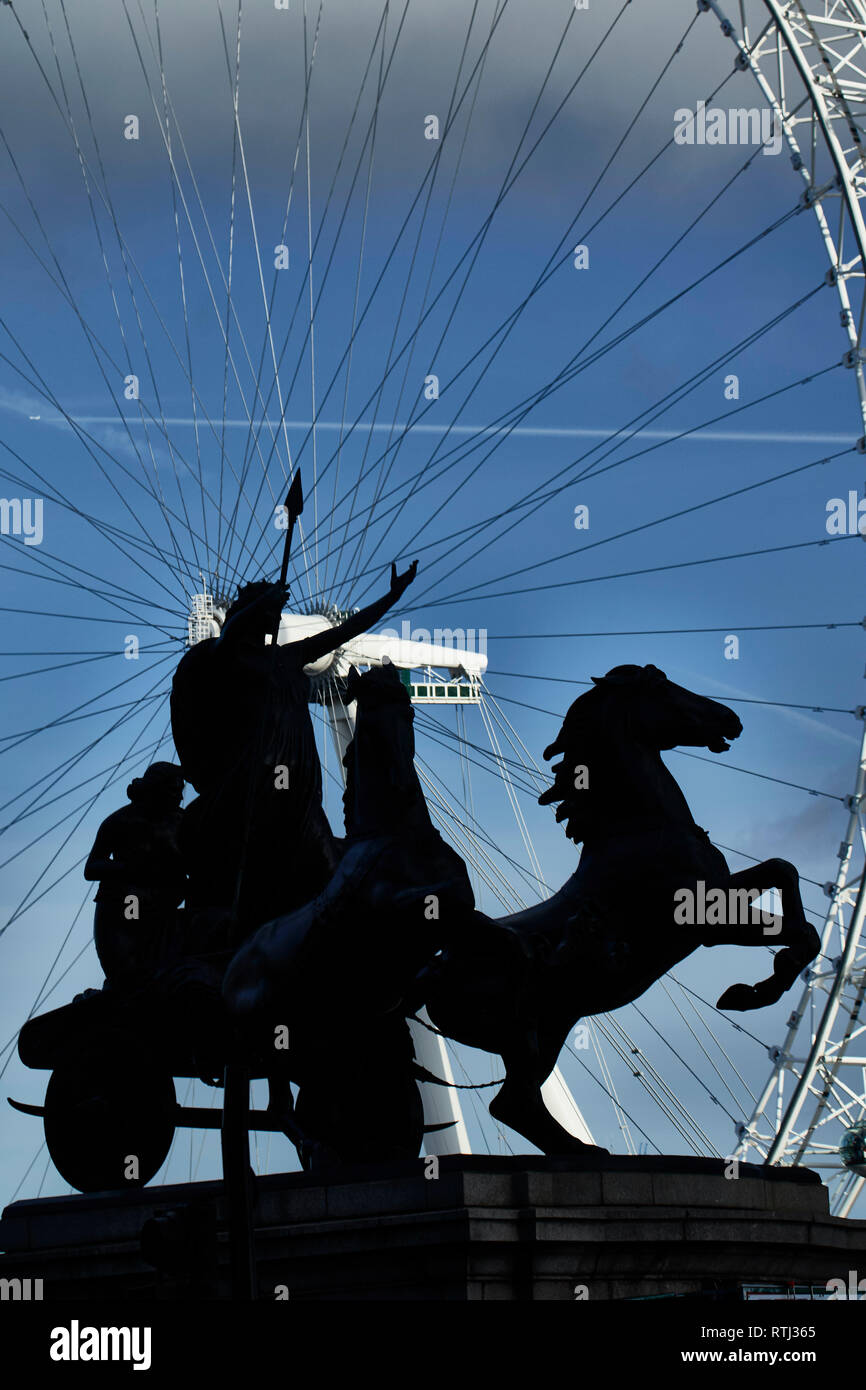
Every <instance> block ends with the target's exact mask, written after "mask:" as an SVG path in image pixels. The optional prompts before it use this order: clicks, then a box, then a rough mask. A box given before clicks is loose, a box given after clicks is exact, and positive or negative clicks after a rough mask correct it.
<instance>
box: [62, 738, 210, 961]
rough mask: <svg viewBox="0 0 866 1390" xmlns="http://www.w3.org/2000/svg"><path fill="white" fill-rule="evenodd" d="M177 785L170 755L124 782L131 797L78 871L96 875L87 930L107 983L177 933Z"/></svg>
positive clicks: (159, 951)
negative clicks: (93, 908)
mask: <svg viewBox="0 0 866 1390" xmlns="http://www.w3.org/2000/svg"><path fill="white" fill-rule="evenodd" d="M183 787H184V779H183V774H182V772H181V770H180V768H179V767H176V766H175V764H174V763H152V764H151V766H150V767H149V768H148V769H147V771H146V772H144V773H143V774H142V776H141V777H136V778H134V779H133V781H132V782H130V784H129V786H128V787H127V789H126V794H127V796H128V797H129V801H130V804H129V805H128V806H123V807H121V809H120V810H119V811H114V812H113V813H112V815H110V816H108V817H107V818H106V819H105V820H104V821H103V822H102V824H101V825H100V827H99V830H98V831H97V832H96V839H95V840H94V842H93V848H92V850H91V851H90V854H89V855H88V858H87V862H86V864H85V866H84V877H85V878H86V879H88V880H90V881H91V882H96V881H98V883H99V889H98V890H97V894H96V911H95V913H94V922H93V936H94V941H95V943H96V953H97V955H98V956H99V963H100V965H101V966H102V968H103V970H104V971H105V977H106V979H107V980H108V982H109V983H110V984H112V985H123V984H131V983H132V982H134V981H138V980H140V979H142V978H144V977H145V976H146V975H148V974H149V973H151V972H153V971H154V970H155V969H156V968H157V966H158V964H159V962H160V960H161V958H162V956H163V955H164V953H165V951H166V949H167V948H168V947H169V946H170V944H171V942H172V939H173V938H174V936H175V924H176V914H177V909H178V907H179V905H180V903H181V902H182V901H183V897H184V892H185V887H186V877H185V874H184V868H183V862H182V860H181V853H180V848H179V844H178V834H179V830H180V824H181V818H182V816H183V812H182V811H181V808H180V803H181V799H182V797H183Z"/></svg>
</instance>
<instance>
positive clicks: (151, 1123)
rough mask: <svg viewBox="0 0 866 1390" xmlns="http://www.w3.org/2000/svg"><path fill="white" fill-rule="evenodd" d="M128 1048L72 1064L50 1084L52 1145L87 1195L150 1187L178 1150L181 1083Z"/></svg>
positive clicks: (56, 1159) (47, 1120)
mask: <svg viewBox="0 0 866 1390" xmlns="http://www.w3.org/2000/svg"><path fill="white" fill-rule="evenodd" d="M126 1041H127V1040H125V1039H119V1038H118V1039H112V1040H111V1043H109V1044H108V1045H107V1046H106V1047H105V1049H102V1048H100V1049H99V1050H97V1049H95V1048H94V1049H92V1050H87V1051H83V1052H81V1053H80V1054H78V1055H76V1056H73V1057H71V1058H70V1059H69V1060H68V1061H65V1062H64V1063H63V1064H62V1065H61V1066H59V1067H57V1068H55V1070H54V1072H53V1073H52V1075H51V1078H50V1080H49V1082H48V1088H47V1090H46V1093H45V1113H44V1121H43V1123H44V1126H45V1142H46V1144H47V1146H48V1152H49V1153H50V1155H51V1159H52V1162H53V1163H54V1166H55V1168H56V1169H57V1171H58V1172H59V1173H60V1175H61V1176H62V1177H63V1178H65V1180H66V1181H67V1182H68V1183H69V1184H70V1185H71V1186H72V1187H74V1188H77V1189H78V1191H79V1192H102V1191H113V1190H117V1189H126V1188H128V1187H143V1186H144V1184H145V1183H148V1182H150V1180H151V1178H153V1177H154V1176H155V1174H156V1173H157V1172H158V1171H159V1169H160V1167H161V1166H162V1164H163V1163H164V1161H165V1158H166V1155H167V1154H168V1151H169V1149H170V1147H171V1141H172V1138H173V1137H174V1129H175V1104H176V1102H175V1090H174V1082H173V1080H172V1078H171V1077H170V1076H169V1075H167V1074H166V1073H165V1072H164V1071H160V1070H156V1069H154V1068H153V1067H152V1066H150V1065H149V1064H148V1062H147V1059H146V1058H140V1057H139V1058H136V1057H135V1056H134V1052H131V1051H130V1050H129V1049H128V1047H123V1046H122V1044H123V1043H124V1042H126ZM111 1044H114V1046H115V1047H116V1048H117V1051H116V1052H115V1053H114V1055H112V1053H111V1050H110V1047H111Z"/></svg>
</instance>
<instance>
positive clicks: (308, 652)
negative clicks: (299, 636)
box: [291, 560, 418, 666]
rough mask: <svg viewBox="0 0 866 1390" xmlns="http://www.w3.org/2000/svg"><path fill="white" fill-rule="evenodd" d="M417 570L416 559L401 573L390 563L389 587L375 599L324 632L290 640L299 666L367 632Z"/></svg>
mask: <svg viewBox="0 0 866 1390" xmlns="http://www.w3.org/2000/svg"><path fill="white" fill-rule="evenodd" d="M417 573H418V561H417V560H413V561H412V563H411V565H410V566H409V568H408V569H407V570H406V572H405V573H404V574H398V573H397V566H396V565H394V564H392V566H391V587H390V588H389V590H388V592H387V594H385V595H384V596H383V597H382V598H380V599H377V600H376V602H375V603H370V604H368V605H367V607H366V608H362V609H361V611H360V612H359V613H353V614H352V617H351V618H347V619H346V621H345V622H344V623H341V624H340V626H339V627H332V628H329V629H328V631H327V632H318V633H316V635H315V636H314V637H305V638H304V639H303V640H302V641H301V642H292V644H291V647H292V654H293V656H295V657H296V658H297V659H298V660H299V662H300V664H301V665H302V666H309V665H310V663H311V662H313V661H318V660H319V658H320V657H322V656H326V655H327V653H328V652H333V651H336V649H337V647H342V646H344V645H345V643H346V642H349V641H351V639H352V638H353V637H358V636H360V634H361V633H362V632H367V631H368V630H369V629H370V628H371V627H375V625H376V623H378V622H380V621H381V619H382V618H384V616H385V614H386V613H387V612H388V610H389V608H393V606H394V604H395V603H396V602H397V600H398V599H400V598H402V597H403V594H404V593H405V592H406V590H407V589H408V587H409V585H410V584H411V583H412V580H413V579H414V578H415V575H416V574H417Z"/></svg>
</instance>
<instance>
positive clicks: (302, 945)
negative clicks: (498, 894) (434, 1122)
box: [224, 666, 819, 1153]
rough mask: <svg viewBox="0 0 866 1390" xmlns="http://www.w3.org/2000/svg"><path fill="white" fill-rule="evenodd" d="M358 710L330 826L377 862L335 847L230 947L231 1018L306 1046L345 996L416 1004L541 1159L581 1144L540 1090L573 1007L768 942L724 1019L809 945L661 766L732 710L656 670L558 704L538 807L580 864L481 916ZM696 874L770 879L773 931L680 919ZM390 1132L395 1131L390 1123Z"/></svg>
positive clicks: (788, 891)
mask: <svg viewBox="0 0 866 1390" xmlns="http://www.w3.org/2000/svg"><path fill="white" fill-rule="evenodd" d="M366 679H367V678H366V677H363V678H362V681H361V685H362V683H363V681H364V680H366ZM361 685H359V690H360V689H361ZM366 719H367V712H366V709H365V705H364V702H363V700H361V699H359V711H358V728H357V732H356V737H355V745H356V747H355V749H354V753H353V752H352V750H350V755H347V763H349V766H350V768H352V770H353V775H355V776H356V779H357V780H355V781H354V783H353V782H351V781H350V785H349V787H348V789H347V813H348V814H347V829H348V828H349V827H350V826H351V828H352V833H353V834H354V835H355V836H358V835H360V836H361V840H360V841H359V843H360V844H361V845H363V844H364V839H363V835H364V831H365V829H366V831H367V833H368V834H369V833H371V832H372V839H371V840H369V841H368V842H367V844H368V845H378V848H377V850H376V852H375V856H374V857H373V858H372V859H371V858H370V850H369V849H367V850H365V851H363V852H361V853H360V857H359V853H358V852H356V853H355V854H354V855H353V854H352V852H351V850H350V851H349V852H348V853H347V855H346V856H345V857H344V859H343V862H342V864H341V866H340V870H339V872H338V874H337V875H336V877H335V878H334V879H333V880H332V881H331V883H330V884H329V886H328V888H327V889H326V890H325V892H324V893H323V894H322V895H321V896H320V897H319V898H318V899H317V900H316V901H315V902H313V903H311V904H309V906H308V907H306V908H304V909H301V910H300V911H298V912H294V913H290V914H288V915H286V916H283V917H281V918H279V919H278V920H276V921H273V922H270V923H268V924H267V925H265V926H263V927H262V928H261V929H260V930H259V931H258V932H256V934H255V935H254V936H253V937H252V939H251V940H250V941H248V942H247V943H246V944H245V945H244V946H243V947H242V948H241V950H239V951H238V953H237V954H236V956H235V957H234V959H233V961H232V964H231V966H230V967H229V970H228V972H227V974H226V978H225V982H224V994H225V997H226V999H227V1002H228V1004H229V1008H230V1010H231V1011H232V1013H233V1014H234V1016H235V1018H236V1019H237V1020H238V1021H240V1022H242V1023H243V1024H244V1025H245V1026H246V1027H247V1028H251V1029H253V1030H256V1029H266V1028H267V1026H269V1025H272V1024H273V1023H274V1022H277V1021H280V1022H283V1023H285V1024H287V1025H288V1026H290V1027H294V1026H295V1025H296V1024H297V1025H298V1028H299V1036H300V1038H301V1051H302V1052H303V1039H304V1037H305V1036H306V1029H307V1028H310V1029H311V1030H312V1033H313V1034H315V1032H316V1029H321V1031H322V1034H323V1035H326V1034H327V1033H328V1032H329V1031H330V1029H331V1028H333V1029H335V1030H336V1029H338V1028H340V1024H339V1022H338V1020H339V1019H340V1018H341V1017H343V1015H344V1011H345V1010H347V1009H349V1007H350V1005H351V1001H352V1000H355V1001H356V1003H355V1006H354V1007H355V1015H354V1016H355V1017H358V1015H359V1014H360V1015H362V1016H364V1015H365V1014H366V1013H367V1012H368V1011H372V1012H373V1013H375V1012H376V1011H378V1014H379V1016H381V1015H382V1014H383V1011H385V1010H388V1011H389V1012H390V1013H392V1014H393V1015H395V1016H402V1015H403V1014H404V1013H405V1012H412V1011H413V1010H414V1009H417V1008H418V1007H420V1005H421V1004H426V1005H427V1009H428V1012H429V1014H430V1017H431V1018H432V1020H433V1022H434V1024H435V1025H436V1026H437V1027H438V1028H439V1029H441V1031H442V1032H444V1033H445V1034H446V1035H447V1036H448V1037H451V1038H453V1039H455V1040H456V1041H458V1042H462V1043H466V1044H468V1045H470V1046H472V1047H478V1048H483V1049H484V1050H486V1051H488V1052H494V1053H499V1054H500V1055H501V1056H502V1059H503V1062H504V1063H505V1070H506V1076H505V1081H504V1084H503V1086H502V1088H501V1090H500V1091H499V1093H498V1094H497V1095H496V1096H495V1098H494V1099H493V1101H492V1102H491V1105H490V1111H491V1114H492V1115H493V1116H494V1117H495V1118H497V1119H499V1120H501V1121H503V1122H504V1123H506V1124H508V1125H509V1126H510V1127H511V1128H512V1129H515V1130H517V1132H518V1133H520V1134H522V1135H523V1136H524V1138H526V1139H528V1140H529V1141H530V1142H531V1143H533V1144H535V1145H536V1146H537V1147H538V1148H540V1149H542V1151H544V1152H546V1153H574V1152H578V1153H579V1152H584V1151H586V1150H587V1147H588V1146H587V1145H585V1144H583V1143H581V1142H580V1141H579V1140H577V1139H575V1138H574V1137H573V1136H572V1135H571V1134H569V1133H568V1132H567V1131H566V1130H565V1129H563V1128H562V1126H560V1125H559V1124H558V1122H557V1121H556V1120H555V1119H554V1118H553V1116H552V1115H551V1114H550V1113H549V1111H548V1110H547V1108H546V1106H545V1104H544V1101H543V1098H542V1095H541V1087H542V1085H543V1083H544V1081H545V1080H546V1078H547V1077H548V1076H549V1075H550V1073H551V1071H552V1070H553V1068H554V1066H555V1065H556V1061H557V1058H558V1056H559V1053H560V1051H561V1049H562V1047H563V1044H564V1043H565V1041H566V1039H567V1037H568V1035H569V1033H570V1031H571V1029H572V1028H573V1027H574V1025H575V1024H576V1023H577V1022H578V1020H579V1019H580V1018H582V1017H586V1016H589V1015H592V1014H597V1013H604V1012H608V1011H610V1010H612V1009H617V1008H620V1007H621V1006H622V1005H623V1004H627V1003H630V1002H631V1001H632V1000H634V999H637V998H638V997H639V996H640V995H641V994H643V993H644V991H645V990H647V989H648V988H649V987H650V985H651V984H653V983H654V982H655V981H656V980H657V979H659V978H660V977H661V976H662V975H664V974H665V973H666V972H667V971H668V970H670V969H671V968H672V967H673V966H674V965H676V964H677V963H678V962H679V961H681V960H683V959H684V958H685V957H686V956H688V955H690V954H691V953H692V952H693V951H694V950H696V949H697V947H698V946H701V945H706V946H714V945H722V944H731V943H734V944H740V945H748V946H766V945H779V946H781V947H782V948H783V949H782V950H780V951H779V952H778V954H777V955H776V957H775V961H774V972H773V975H772V977H770V979H768V980H764V981H762V982H761V983H760V984H759V985H755V986H749V985H733V986H731V988H730V989H728V990H726V991H725V993H724V994H723V995H722V997H721V999H720V1000H719V1006H720V1007H722V1008H728V1009H737V1010H742V1009H750V1008H758V1007H761V1006H762V1005H764V1004H768V1003H772V1002H774V1001H775V1000H776V999H778V998H779V997H780V996H781V995H782V993H783V992H784V991H785V990H786V989H787V988H789V987H790V985H791V984H793V982H794V980H795V979H796V977H797V975H798V974H799V972H800V971H801V970H803V969H804V967H805V966H806V965H808V963H809V961H810V960H812V959H813V958H814V957H815V955H816V954H817V951H818V949H819V939H818V935H817V933H816V932H815V930H814V928H813V927H811V926H810V924H809V923H808V922H807V920H806V918H805V915H804V913H803V907H802V902H801V899H800V894H799V888H798V875H797V871H796V869H795V868H794V866H793V865H791V864H788V863H786V862H785V861H784V860H779V859H773V860H768V861H766V862H765V863H763V864H758V865H756V866H755V867H754V868H751V869H748V870H745V871H743V872H742V873H738V874H731V873H730V871H729V869H728V866H727V864H726V862H725V859H724V857H723V855H722V854H721V853H720V852H719V851H718V850H717V849H715V848H714V846H713V845H712V844H711V843H710V840H709V837H708V836H707V834H706V832H705V831H704V830H702V829H700V827H698V826H697V825H696V824H695V822H694V820H693V818H692V815H691V812H690V811H689V808H688V805H687V803H686V800H685V798H684V797H683V795H682V792H681V791H680V789H679V787H678V785H677V783H676V781H675V779H674V777H673V776H672V775H671V773H670V772H669V771H668V769H667V768H666V767H665V765H664V763H663V762H662V759H661V752H662V750H665V749H671V748H675V747H677V746H679V745H681V744H682V745H690V746H697V747H706V748H708V749H709V750H710V751H711V752H715V753H722V752H726V751H727V749H728V747H729V744H728V743H727V740H728V739H730V738H737V737H738V736H739V734H740V733H741V731H742V726H741V724H740V721H739V719H738V718H737V716H736V714H734V713H733V711H732V710H730V709H728V708H727V707H726V706H724V705H721V704H717V703H716V702H715V701H713V700H709V699H706V698H705V697H703V696H700V695H694V694H692V693H691V692H690V691H688V690H685V689H683V688H682V687H681V686H678V685H675V684H674V683H673V682H672V681H669V680H668V679H667V678H666V676H665V675H664V673H663V672H662V671H659V670H658V669H657V668H656V667H654V666H644V667H640V666H619V667H615V668H614V670H612V671H610V672H608V674H607V676H605V677H602V678H598V679H596V681H595V689H593V690H591V691H589V692H587V694H585V695H582V696H580V698H579V699H578V700H576V701H575V703H574V704H573V705H572V707H571V709H570V710H569V711H568V714H567V715H566V718H565V721H564V723H563V726H562V729H561V730H560V733H559V735H558V737H557V739H556V740H555V742H554V743H553V744H551V745H550V747H549V748H548V749H547V750H546V752H545V757H547V758H551V757H553V756H554V755H556V754H561V755H562V761H561V762H560V763H559V764H558V765H557V767H556V769H555V774H556V775H555V782H554V785H553V787H552V788H551V789H550V790H549V791H548V792H546V793H544V795H543V796H542V797H541V798H540V800H541V802H542V803H543V804H547V803H550V802H557V803H558V809H557V820H559V821H562V820H565V821H566V833H567V834H568V835H569V837H570V838H571V839H572V840H573V841H574V842H575V843H576V844H577V843H581V842H582V844H583V852H582V854H581V859H580V863H579V865H578V868H577V870H576V872H575V873H574V874H573V875H572V877H571V878H570V879H569V881H568V882H567V883H566V884H565V886H564V887H563V888H561V889H560V891H559V892H558V893H556V894H555V895H554V896H553V897H551V898H549V899H548V900H547V901H546V902H543V903H540V904H539V905H538V906H536V907H532V908H529V909H527V910H526V911H525V912H519V913H514V914H512V915H511V916H508V917H503V918H499V919H496V920H493V919H488V918H483V916H482V914H480V913H477V912H473V910H472V909H471V907H469V906H468V903H467V899H466V897H465V895H464V893H463V892H462V891H461V882H462V880H461V877H460V875H455V874H454V872H453V869H452V870H451V872H450V873H449V874H448V875H446V876H444V877H443V873H442V864H441V858H440V854H439V852H438V850H437V849H436V847H435V846H434V844H433V842H431V841H428V840H427V839H425V837H424V836H422V835H420V834H419V825H420V821H421V819H423V816H426V810H425V811H424V812H423V816H422V812H421V809H420V808H421V806H422V805H423V795H422V793H421V788H420V784H418V782H417V777H416V775H415V772H414V769H413V767H412V763H411V741H409V740H407V739H406V736H405V728H404V725H403V723H402V722H401V721H400V720H398V719H396V718H394V719H392V720H390V721H389V722H387V723H380V727H379V740H380V747H379V752H378V755H377V756H376V757H375V758H373V757H371V758H369V760H368V759H366V758H363V761H362V757H363V750H364V747H365V742H364V740H365V723H366ZM383 736H384V746H383V745H382V739H383ZM386 748H387V750H388V751H387V752H386V751H385V749H386ZM350 758H351V759H352V761H350ZM395 787H399V788H400V789H401V795H400V805H401V806H402V807H406V808H408V807H411V808H412V810H411V814H410V813H409V811H408V810H406V811H404V813H403V815H400V816H397V817H396V818H391V819H389V818H388V816H387V807H388V798H389V797H390V796H392V795H393V793H394V788H395ZM407 828H408V836H407V834H406V830H407ZM383 836H384V837H385V838H384V841H383V840H382V837H383ZM388 840H390V848H386V845H387V842H388ZM413 842H414V844H413ZM350 844H351V841H350ZM449 854H450V855H451V856H453V857H455V858H456V856H455V855H454V851H453V850H450V851H449ZM385 866H387V872H386V871H385ZM699 882H701V883H703V884H704V888H705V890H709V889H710V888H715V887H718V888H722V889H724V890H725V891H726V892H727V891H728V890H729V889H738V888H743V889H751V890H760V891H763V890H765V889H767V888H770V887H775V888H778V889H780V891H781V894H782V903H783V910H784V912H783V918H782V920H781V921H779V922H778V925H776V926H774V927H773V928H772V934H771V935H767V934H766V933H765V932H764V931H763V929H762V918H761V916H760V914H758V913H757V912H755V913H754V914H751V913H750V914H749V915H748V917H747V919H746V920H745V921H744V922H743V921H741V922H738V923H735V924H730V925H724V926H718V925H708V924H706V923H703V924H702V923H701V922H695V923H694V924H691V925H689V924H684V925H680V924H679V923H678V920H677V917H676V904H677V901H678V897H677V895H678V894H682V892H683V891H684V890H688V891H695V892H696V893H697V886H698V883H699ZM431 895H432V898H433V901H435V903H436V907H437V912H438V920H437V921H433V922H427V921H421V920H419V904H420V903H424V904H427V905H428V907H429V905H430V899H431ZM479 919H480V920H481V923H483V924H484V929H483V930H479V929H478V928H479V925H480V923H479ZM425 948H426V950H427V952H428V956H427V960H426V962H425V963H424V964H423V965H422V966H421V969H420V970H419V969H418V968H417V967H418V964H419V957H420V955H421V954H423V951H424V949H425ZM362 1001H364V1003H362ZM341 1033H342V1036H341V1041H340V1044H339V1048H338V1049H337V1050H334V1049H333V1047H332V1049H331V1052H330V1054H327V1055H328V1056H330V1058H331V1061H332V1066H333V1071H332V1077H331V1081H330V1091H329V1092H328V1094H329V1097H330V1099H329V1107H330V1108H329V1111H328V1115H329V1121H328V1123H329V1127H330V1128H329V1144H330V1147H331V1148H332V1149H336V1150H337V1151H338V1152H339V1151H340V1149H341V1148H342V1149H344V1150H345V1151H346V1152H350V1151H351V1150H350V1145H351V1136H350V1129H351V1126H350V1125H348V1124H346V1127H345V1129H344V1130H343V1131H342V1137H338V1135H339V1134H340V1122H339V1101H338V1099H335V1097H336V1098H339V1097H340V1096H345V1094H346V1088H347V1085H348V1082H347V1080H346V1078H345V1064H344V1061H341V1060H340V1059H341V1057H342V1058H344V1057H345V1041H344V1039H345V1024H343V1026H342V1029H341ZM338 1053H339V1055H338ZM325 1059H326V1054H325V1053H322V1052H320V1053H319V1054H317V1060H316V1071H315V1076H314V1078H313V1080H312V1083H311V1090H312V1091H313V1092H319V1093H322V1092H324V1091H325V1090H326V1084H325V1079H324V1077H323V1075H322V1072H321V1068H322V1066H323V1065H324V1064H325ZM364 1075H365V1076H367V1077H368V1081H369V1087H370V1089H369V1105H370V1109H371V1112H375V1113H381V1112H382V1111H383V1110H384V1108H385V1102H384V1098H383V1096H382V1094H381V1093H380V1092H379V1089H378V1084H377V1083H378V1076H377V1073H376V1072H375V1069H370V1071H369V1072H368V1071H367V1069H366V1068H364ZM303 1089H304V1087H303V1085H302V1092H303ZM352 1095H353V1096H355V1100H354V1102H353V1103H352V1104H350V1103H349V1102H348V1101H346V1110H345V1118H346V1119H348V1115H349V1112H350V1111H352V1112H353V1113H354V1114H355V1119H354V1120H353V1123H356V1120H357V1109H358V1102H357V1091H356V1090H353V1091H352ZM388 1125H389V1134H392V1133H393V1127H394V1121H393V1117H389V1121H388ZM407 1141H408V1135H407ZM384 1142H385V1141H384V1139H383V1144H384Z"/></svg>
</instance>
